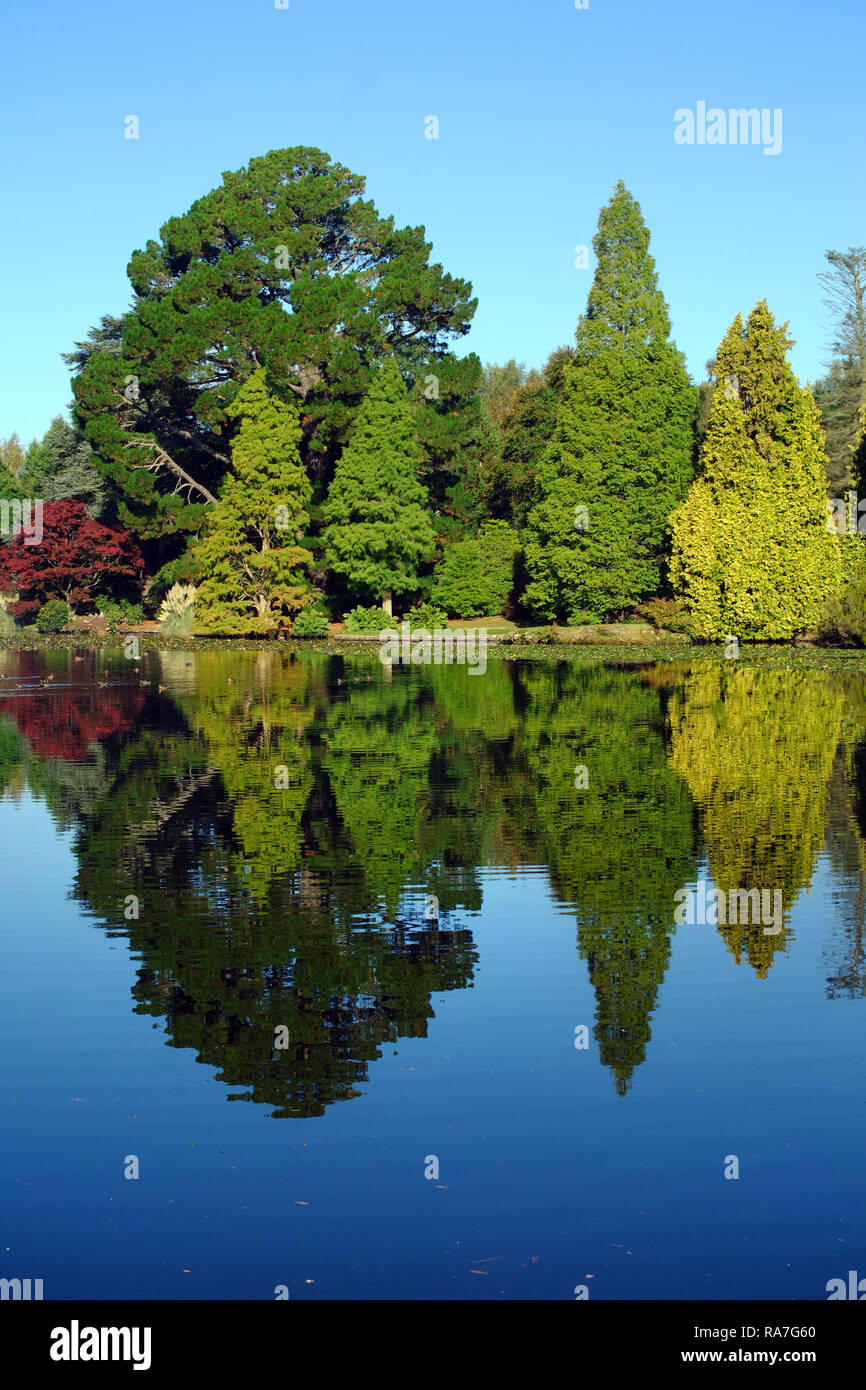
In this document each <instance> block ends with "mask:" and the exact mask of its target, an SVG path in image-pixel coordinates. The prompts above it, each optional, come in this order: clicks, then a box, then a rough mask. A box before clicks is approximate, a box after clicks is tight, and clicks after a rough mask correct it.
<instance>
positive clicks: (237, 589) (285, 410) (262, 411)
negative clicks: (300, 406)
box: [195, 368, 313, 633]
mask: <svg viewBox="0 0 866 1390" xmlns="http://www.w3.org/2000/svg"><path fill="white" fill-rule="evenodd" d="M229 411H230V413H231V414H233V415H235V416H238V417H240V428H239V430H238V433H237V435H236V437H235V440H234V443H233V445H232V473H231V474H230V475H229V476H228V477H227V478H226V480H225V482H224V484H223V487H222V489H221V491H220V496H219V500H218V501H217V503H216V504H215V505H214V506H213V507H212V508H211V509H210V510H209V512H208V515H207V518H206V521H205V526H204V531H203V535H202V540H201V544H200V545H199V547H198V549H197V551H196V563H197V569H198V573H199V574H200V575H201V576H202V582H201V583H200V584H199V587H198V592H197V594H196V610H195V620H196V626H197V627H201V628H203V629H205V630H209V631H215V632H226V633H247V632H250V633H252V632H270V631H273V630H274V629H275V628H276V627H277V626H278V625H279V621H280V618H281V617H283V616H286V615H288V616H292V615H293V614H294V613H296V612H297V611H298V610H299V609H300V608H301V607H302V606H303V597H304V594H305V592H306V589H307V588H308V587H309V586H308V584H307V583H306V578H305V574H304V568H305V566H306V565H308V564H309V563H310V562H311V561H312V558H313V557H312V555H311V553H310V551H309V550H303V549H302V548H301V547H300V546H299V545H297V544H296V541H295V536H296V533H297V531H298V530H299V529H301V528H303V527H304V526H305V525H306V524H307V522H308V521H309V514H308V511H307V508H308V506H309V501H310V492H311V488H310V482H309V479H308V478H307V474H306V471H305V469H304V466H303V464H302V462H301V457H300V453H299V444H300V439H301V429H300V424H299V421H298V413H297V409H296V408H295V406H294V405H287V404H285V403H284V402H283V401H280V400H278V399H277V398H276V397H274V396H272V395H270V394H269V392H268V389H267V386H266V384H265V374H264V371H263V370H262V369H261V368H259V369H258V370H257V371H256V372H254V373H253V375H252V376H251V377H250V378H249V379H248V380H247V381H246V382H245V383H244V385H243V387H242V388H241V390H240V391H239V392H238V394H237V396H236V397H235V399H234V401H233V402H232V404H231V406H230V407H229Z"/></svg>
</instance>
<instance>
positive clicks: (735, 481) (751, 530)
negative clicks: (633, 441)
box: [671, 301, 840, 641]
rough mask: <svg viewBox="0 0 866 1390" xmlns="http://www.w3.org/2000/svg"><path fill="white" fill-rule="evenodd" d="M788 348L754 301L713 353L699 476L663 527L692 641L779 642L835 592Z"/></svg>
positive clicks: (808, 423)
mask: <svg viewBox="0 0 866 1390" xmlns="http://www.w3.org/2000/svg"><path fill="white" fill-rule="evenodd" d="M789 346H790V343H789V340H788V338H787V336H786V333H785V325H783V326H782V327H780V328H777V327H776V325H775V323H774V320H773V316H772V314H771V313H770V310H769V309H768V307H767V304H766V302H765V301H762V302H761V303H760V304H758V305H757V307H756V308H755V309H754V310H753V311H752V313H751V314H750V315H749V320H748V323H747V325H746V327H745V329H744V328H743V324H742V320H741V319H740V316H739V315H737V317H736V319H735V320H734V322H733V324H732V325H731V328H730V329H729V331H728V333H727V335H726V337H725V338H724V340H723V342H722V343H721V345H720V347H719V351H718V354H717V356H716V360H715V363H714V367H713V374H714V378H715V382H716V390H715V394H714V397H713V405H712V411H711V415H710V424H709V428H708V431H707V436H706V439H705V441H704V446H703V449H702V451H701V466H702V470H703V471H702V474H701V476H700V477H698V479H697V480H696V481H695V482H694V484H693V485H692V488H691V490H690V492H689V495H688V498H687V499H686V501H685V502H684V503H683V505H682V506H681V507H680V508H678V510H677V511H676V512H675V513H674V515H673V516H672V518H671V527H672V531H673V557H672V561H671V578H672V581H673V584H674V588H675V590H676V592H677V593H678V595H679V596H680V597H681V598H682V601H683V603H684V605H685V607H686V608H687V609H688V611H689V612H690V614H691V615H692V618H693V620H694V626H695V631H696V633H697V634H698V635H699V636H702V637H706V638H710V639H714V640H719V639H721V638H724V637H726V636H727V635H728V634H729V633H734V634H736V635H737V636H739V637H741V638H746V639H757V640H771V641H772V640H775V641H778V640H786V639H789V638H791V637H792V636H794V634H795V633H797V632H801V631H804V630H806V629H809V628H812V627H814V626H815V624H816V623H817V622H818V621H819V619H820V617H821V615H822V612H823V611H824V605H825V604H826V603H827V601H828V600H829V599H831V598H832V597H833V596H834V595H835V594H836V593H837V592H838V589H839V582H840V552H839V539H838V537H837V536H836V535H831V534H830V533H829V532H828V529H827V507H826V496H825V491H824V476H825V475H824V467H825V454H824V447H823V439H822V435H821V426H820V420H819V416H818V409H817V406H816V405H815V401H814V399H813V397H812V394H811V392H810V391H809V390H804V389H802V388H801V387H800V386H799V385H798V383H797V381H796V378H795V377H794V374H793V372H792V371H791V368H790V366H789V364H788V361H787V356H786V354H787V350H788V348H789Z"/></svg>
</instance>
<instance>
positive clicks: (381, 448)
mask: <svg viewBox="0 0 866 1390" xmlns="http://www.w3.org/2000/svg"><path fill="white" fill-rule="evenodd" d="M419 461H420V454H419V449H418V444H417V442H416V437H415V430H414V427H413V421H412V414H411V408H410V405H409V400H408V397H407V394H406V388H405V386H404V384H403V378H402V376H401V374H400V369H399V367H398V366H397V364H396V362H395V361H394V360H393V359H389V360H388V361H387V362H386V363H385V365H384V366H383V367H382V368H381V369H380V370H379V372H378V374H377V376H376V377H375V378H374V380H373V384H372V386H371V387H370V390H369V392H368V394H367V397H366V399H365V400H364V403H363V405H362V406H361V409H360V410H359V412H358V418H357V423H356V426H355V432H354V434H353V435H352V438H351V440H350V442H349V443H348V445H347V446H346V448H345V450H344V451H343V455H342V457H341V458H340V460H339V462H338V463H337V467H336V471H335V473H334V480H333V482H332V483H331V488H330V491H329V493H328V499H327V502H326V504H325V516H326V519H327V521H328V522H329V523H330V524H329V525H328V528H327V530H326V531H325V535H324V541H325V553H326V557H327V563H328V567H329V568H330V569H331V570H332V571H333V572H334V573H335V574H338V575H340V576H342V578H343V579H344V580H345V581H346V584H347V586H348V588H349V589H350V590H351V591H352V592H353V593H354V594H355V595H356V596H358V597H361V598H365V599H367V600H368V601H369V600H371V599H372V600H374V601H376V602H379V603H381V604H382V607H383V608H384V609H385V612H386V613H390V612H391V607H392V596H393V595H400V594H406V593H410V592H412V591H413V590H415V589H417V588H418V565H419V564H420V563H421V562H422V561H424V560H429V559H430V558H431V557H432V554H433V546H434V536H433V527H432V524H431V521H430V516H429V513H428V511H427V508H426V503H427V495H426V493H425V491H424V488H423V487H422V485H421V483H420V482H419V481H418V467H419Z"/></svg>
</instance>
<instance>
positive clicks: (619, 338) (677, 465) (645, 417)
mask: <svg viewBox="0 0 866 1390" xmlns="http://www.w3.org/2000/svg"><path fill="white" fill-rule="evenodd" d="M593 246H594V248H595V254H596V258H597V267H596V272H595V279H594V281H593V286H592V289H591V290H590V294H589V300H588V305H587V310H586V314H585V315H584V316H583V317H582V318H581V320H580V322H579V324H578V329H577V346H576V352H575V357H574V362H573V363H570V362H565V363H564V364H563V369H562V380H563V388H562V395H561V398H560V402H559V409H558V413H557V418H556V426H555V429H554V431H553V437H552V439H551V440H550V443H549V445H548V447H547V448H546V449H545V451H544V453H543V455H542V457H541V459H540V461H539V464H538V473H537V478H536V494H535V505H534V507H533V509H532V511H531V513H530V516H529V521H528V527H527V536H526V545H525V561H526V568H527V571H528V573H529V583H528V585H527V588H526V593H525V596H524V601H525V603H526V605H527V606H528V608H529V609H530V611H531V612H532V613H533V614H534V615H535V617H536V619H537V620H540V621H544V622H546V621H550V620H551V619H561V618H565V619H566V621H567V622H568V623H569V624H579V623H591V622H599V621H601V620H602V619H604V618H606V617H608V616H612V615H616V614H619V613H621V612H623V611H624V610H625V609H626V608H628V607H630V606H631V605H632V604H634V603H636V602H638V601H639V600H640V599H642V598H645V597H647V596H649V595H651V594H654V593H656V592H657V591H658V589H659V587H660V585H661V583H662V579H663V572H664V562H665V558H666V547H667V535H666V533H667V520H668V516H669V515H670V512H671V511H672V510H673V508H674V507H675V506H676V505H677V503H678V502H679V501H681V499H682V498H683V496H684V495H685V492H686V489H687V487H688V484H689V481H690V478H691V474H692V456H693V422H694V418H695V410H696V392H695V389H694V388H693V387H692V386H690V385H689V380H688V376H687V374H686V370H685V365H684V362H683V358H682V355H681V354H680V353H679V352H678V351H677V349H676V347H675V346H674V345H673V343H671V342H670V329H671V325H670V319H669V317H668V311H667V306H666V304H665V301H664V299H663V298H662V295H661V293H660V291H659V289H658V284H657V279H656V271H655V263H654V261H653V259H652V257H651V256H650V254H649V232H648V231H647V228H646V226H645V224H644V221H643V218H642V216H641V212H640V207H639V205H638V204H637V203H636V202H635V200H634V198H632V196H631V194H630V193H629V192H628V191H627V190H626V188H625V187H624V185H623V184H622V183H620V184H618V185H617V187H616V190H615V192H614V194H613V197H612V198H611V201H610V202H609V204H608V205H607V206H606V207H604V208H602V211H601V214H600V216H599V228H598V232H597V234H596V236H595V238H594V240H593ZM580 508H584V509H585V511H580V510H578V509H580Z"/></svg>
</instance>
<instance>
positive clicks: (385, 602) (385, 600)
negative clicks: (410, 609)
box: [382, 589, 394, 618]
mask: <svg viewBox="0 0 866 1390" xmlns="http://www.w3.org/2000/svg"><path fill="white" fill-rule="evenodd" d="M382 607H383V609H384V610H385V612H386V613H387V614H388V617H389V618H390V617H392V616H393V613H394V609H393V607H392V606H391V590H390V589H386V591H385V593H384V594H383V595H382Z"/></svg>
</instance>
